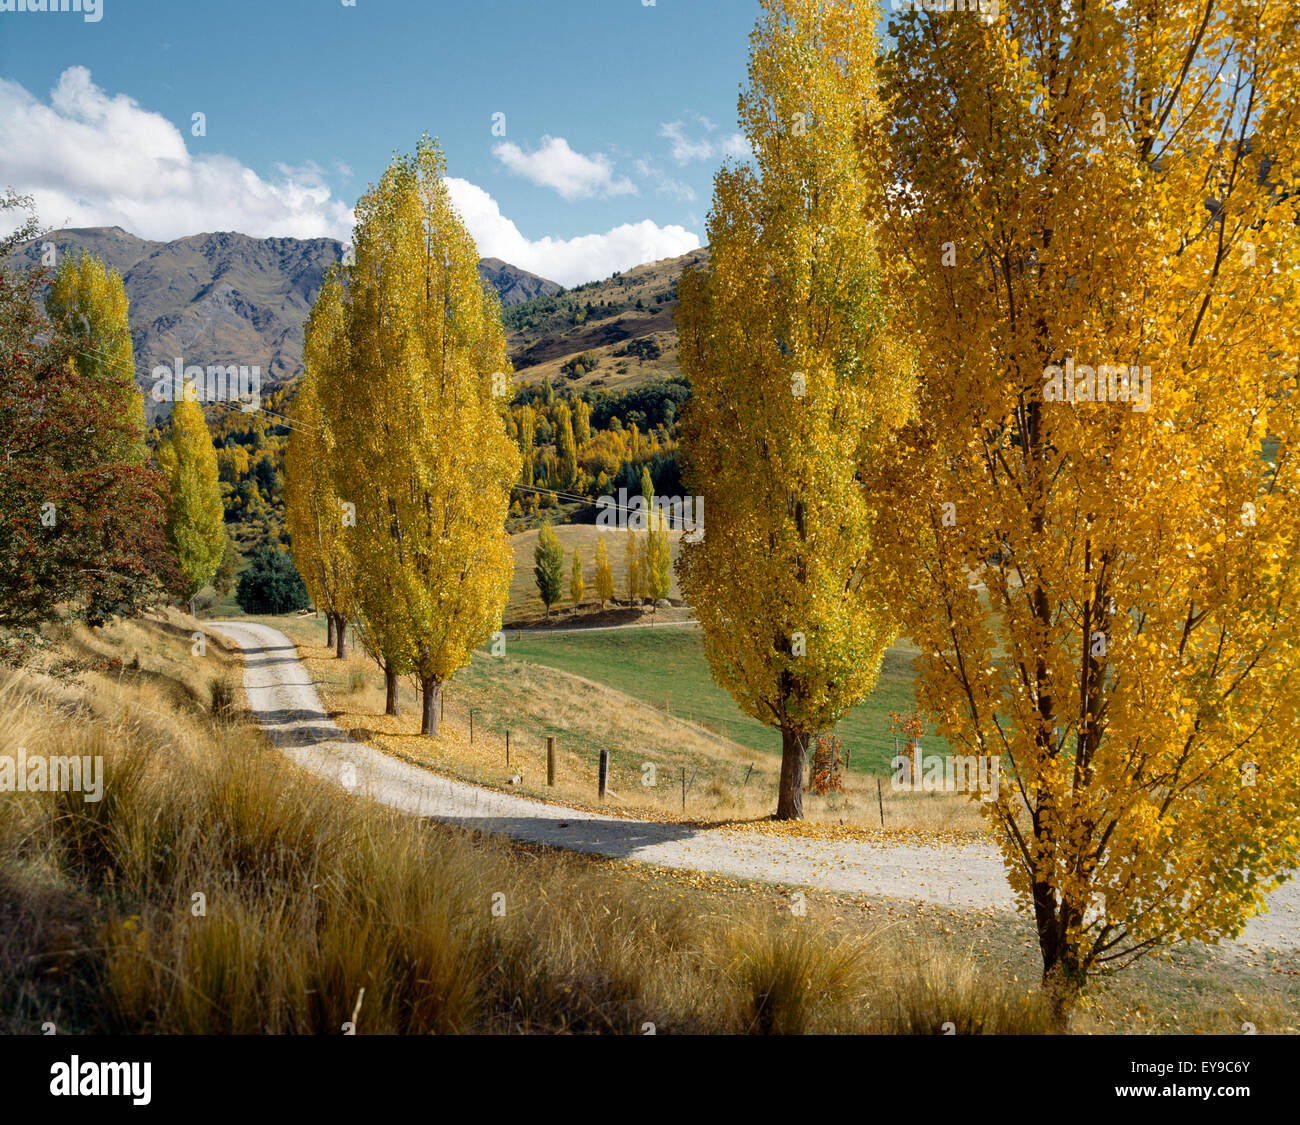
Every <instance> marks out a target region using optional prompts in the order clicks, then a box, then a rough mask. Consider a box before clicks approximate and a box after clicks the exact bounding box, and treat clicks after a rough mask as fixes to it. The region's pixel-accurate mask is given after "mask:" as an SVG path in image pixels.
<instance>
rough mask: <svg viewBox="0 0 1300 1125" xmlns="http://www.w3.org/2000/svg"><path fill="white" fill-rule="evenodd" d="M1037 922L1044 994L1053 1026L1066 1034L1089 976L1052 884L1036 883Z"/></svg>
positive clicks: (1035, 905) (1035, 910)
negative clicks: (1067, 935) (1078, 954)
mask: <svg viewBox="0 0 1300 1125" xmlns="http://www.w3.org/2000/svg"><path fill="white" fill-rule="evenodd" d="M1033 895H1034V920H1035V923H1036V924H1037V929H1038V950H1039V953H1040V954H1041V955H1042V958H1043V994H1044V997H1045V999H1046V1000H1047V1006H1048V1010H1049V1011H1050V1012H1051V1015H1052V1022H1053V1023H1055V1025H1056V1027H1057V1030H1059V1031H1065V1030H1066V1028H1067V1027H1068V1026H1069V1023H1070V1016H1071V1015H1072V1014H1073V1012H1074V1008H1075V1005H1076V1004H1077V1003H1078V1001H1079V997H1080V996H1081V995H1082V993H1083V985H1084V981H1085V979H1086V974H1085V973H1084V972H1083V970H1082V969H1081V968H1080V966H1079V959H1078V956H1077V953H1078V951H1077V949H1075V947H1074V946H1072V945H1071V944H1070V942H1069V941H1068V940H1067V938H1066V936H1065V935H1066V932H1067V930H1068V925H1067V919H1066V917H1065V916H1064V908H1063V907H1061V906H1058V904H1057V901H1056V894H1055V892H1054V890H1053V887H1052V885H1051V884H1050V883H1045V882H1035V883H1034V884H1033Z"/></svg>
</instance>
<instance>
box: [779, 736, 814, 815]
mask: <svg viewBox="0 0 1300 1125" xmlns="http://www.w3.org/2000/svg"><path fill="white" fill-rule="evenodd" d="M807 752H808V734H807V732H806V731H801V730H791V729H789V728H787V727H782V728H781V792H780V795H779V796H778V797H777V800H776V819H777V820H803V769H804V759H805V758H806V757H807Z"/></svg>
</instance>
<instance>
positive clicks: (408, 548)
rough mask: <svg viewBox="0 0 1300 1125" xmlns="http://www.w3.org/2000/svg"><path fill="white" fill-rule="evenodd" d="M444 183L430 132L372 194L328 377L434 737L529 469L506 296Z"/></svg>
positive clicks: (349, 487)
mask: <svg viewBox="0 0 1300 1125" xmlns="http://www.w3.org/2000/svg"><path fill="white" fill-rule="evenodd" d="M445 177H446V166H445V161H444V159H443V155H442V152H441V150H440V149H439V147H438V144H437V142H436V141H434V140H431V139H430V138H429V137H427V136H426V137H424V138H422V139H421V141H420V143H419V145H418V147H417V149H416V152H415V153H414V154H413V155H407V156H399V157H398V158H396V159H395V160H394V162H393V163H392V165H390V166H389V168H388V170H387V171H386V172H385V173H384V176H383V178H382V179H381V180H380V182H379V183H378V184H377V185H375V186H374V187H372V188H371V189H370V190H368V191H367V192H366V194H365V195H363V196H362V198H361V200H360V201H359V202H358V204H357V207H356V219H357V221H356V228H355V231H354V235H353V248H354V254H355V264H353V265H351V266H348V267H346V268H345V271H344V280H345V293H344V297H343V321H344V328H343V332H344V334H345V336H346V338H347V347H346V349H342V348H338V349H332V353H333V356H334V358H333V359H332V360H331V361H330V362H329V363H328V364H327V369H328V371H329V377H328V380H326V379H325V378H324V371H322V372H321V375H322V388H323V387H324V386H325V384H326V383H327V382H328V383H329V384H330V387H331V389H330V393H329V394H328V395H325V396H324V401H323V404H322V405H323V406H324V409H325V415H326V420H327V423H328V425H329V428H330V431H331V432H332V433H333V435H334V440H335V443H336V445H335V449H336V455H335V462H334V488H335V492H336V494H337V495H338V496H339V498H340V499H343V500H346V501H348V502H349V503H354V504H355V505H356V527H355V528H354V529H351V531H352V534H351V535H350V540H351V544H352V550H351V554H352V559H353V564H354V573H355V583H356V588H357V601H358V605H359V607H360V609H361V612H362V614H363V619H364V622H365V628H366V631H367V633H372V634H373V635H374V637H375V639H376V643H377V645H378V646H379V648H380V650H381V651H383V652H384V653H385V654H386V655H387V657H388V658H389V659H390V660H391V661H392V662H393V665H394V666H395V668H396V669H401V670H404V669H405V668H406V667H409V668H410V669H411V670H412V671H413V672H414V674H415V675H416V676H417V677H418V678H419V681H420V687H421V695H422V719H421V733H423V734H428V735H435V734H437V728H438V701H439V697H440V694H441V691H442V685H443V684H444V683H446V681H447V680H448V679H450V678H451V676H453V675H454V674H455V672H456V671H457V670H458V669H460V668H461V667H463V666H464V665H465V664H466V663H467V662H468V661H469V660H470V658H471V656H472V654H473V652H474V649H475V648H476V647H477V646H479V645H481V644H482V643H483V642H485V641H486V640H487V639H488V637H490V636H491V635H492V633H493V632H495V631H496V630H497V629H499V628H500V624H501V613H502V611H503V609H504V608H505V604H506V598H507V595H508V593H509V587H510V575H511V572H512V570H513V568H514V560H513V556H512V554H511V551H510V544H509V540H508V538H507V536H506V533H505V519H506V514H507V511H508V509H509V503H510V491H509V490H510V487H511V485H512V484H513V483H514V482H515V479H516V477H517V474H518V472H519V463H520V462H519V453H518V450H517V449H516V448H515V445H514V443H513V442H511V441H510V439H509V437H508V436H507V434H506V427H505V423H504V420H503V417H502V411H503V409H504V405H503V403H502V400H501V399H500V398H499V397H498V396H496V395H494V394H493V375H494V373H499V372H506V373H507V374H508V373H509V372H510V370H511V368H510V360H509V356H508V355H507V353H506V347H505V330H504V328H503V327H502V325H501V306H500V301H499V299H498V298H497V296H496V294H495V292H494V291H491V290H490V289H489V288H487V287H485V286H484V285H483V283H482V281H481V280H480V278H479V275H478V252H477V250H476V249H475V247H474V241H473V239H472V238H471V237H470V236H469V233H468V232H467V231H466V229H465V226H464V223H463V222H462V221H461V218H460V216H459V214H458V213H457V212H456V209H455V208H454V206H453V205H452V202H451V198H450V196H449V194H448V190H447V184H446V178H445Z"/></svg>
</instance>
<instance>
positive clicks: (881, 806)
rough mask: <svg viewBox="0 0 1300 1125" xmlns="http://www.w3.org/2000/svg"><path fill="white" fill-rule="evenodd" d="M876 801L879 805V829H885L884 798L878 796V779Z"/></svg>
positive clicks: (878, 779)
mask: <svg viewBox="0 0 1300 1125" xmlns="http://www.w3.org/2000/svg"><path fill="white" fill-rule="evenodd" d="M876 801H877V802H878V803H879V805H880V827H881V828H884V827H885V798H884V797H882V796H881V795H880V778H876Z"/></svg>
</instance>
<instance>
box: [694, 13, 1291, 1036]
mask: <svg viewBox="0 0 1300 1125" xmlns="http://www.w3.org/2000/svg"><path fill="white" fill-rule="evenodd" d="M896 31H897V45H896V49H895V50H894V51H893V52H892V53H891V55H890V56H889V60H888V64H887V67H886V70H885V72H884V73H885V75H886V76H887V78H886V83H885V90H886V91H887V103H888V112H886V113H885V114H884V115H882V117H881V118H880V119H879V121H878V123H877V125H878V127H876V128H872V127H868V128H866V129H864V131H863V134H862V137H861V142H862V149H863V152H864V155H865V156H866V157H867V158H869V159H871V160H873V161H874V160H875V159H876V155H877V154H878V153H881V152H888V153H890V154H891V165H892V166H891V167H890V168H889V173H890V174H889V175H888V176H887V177H885V178H884V180H883V182H884V183H888V184H892V185H894V187H893V189H892V190H890V191H885V192H882V193H881V195H880V198H879V200H878V201H877V203H876V208H877V213H882V214H883V215H884V216H885V220H886V221H885V222H884V223H883V229H884V230H885V231H886V232H888V245H887V254H886V257H887V259H888V260H889V261H890V262H891V263H892V264H893V265H895V266H896V269H895V270H892V271H891V277H890V285H891V289H892V292H891V294H890V296H891V305H892V306H893V307H895V308H896V309H897V310H898V312H899V316H900V322H899V330H900V332H904V331H906V333H907V334H908V335H909V336H910V339H911V341H912V343H913V344H914V345H915V347H916V348H917V349H918V350H919V353H920V355H919V360H920V363H919V367H920V370H921V371H923V372H924V377H923V379H922V383H921V388H920V409H919V412H918V418H919V421H918V422H917V423H916V425H915V426H913V427H909V428H908V430H907V431H905V433H904V435H903V436H902V437H901V438H900V440H899V441H898V442H897V444H896V445H895V446H894V447H892V448H889V449H887V450H884V451H882V452H881V454H879V455H878V456H877V457H876V458H875V459H874V461H873V463H872V465H871V466H869V467H867V468H865V469H864V472H869V471H871V470H872V469H875V468H880V467H883V468H884V469H885V470H886V475H887V476H888V477H889V478H891V479H892V481H893V483H894V484H895V485H896V487H897V494H896V498H895V501H894V503H892V504H891V505H889V507H888V512H889V516H888V518H889V528H888V535H887V536H882V546H883V550H882V557H887V558H890V559H892V560H893V562H894V563H895V564H896V565H897V573H898V577H899V584H898V589H897V592H896V596H897V598H898V601H899V604H900V605H903V604H905V603H907V602H909V601H910V603H911V612H910V614H909V616H910V621H909V622H908V628H909V632H910V634H911V636H912V637H913V638H914V639H915V640H916V642H917V644H918V646H919V647H920V649H921V652H922V654H923V656H922V658H921V660H920V670H921V673H922V677H923V698H924V699H925V700H926V701H927V702H928V703H929V705H930V707H931V708H932V710H933V711H934V712H935V716H936V718H937V719H938V722H939V728H940V732H941V733H942V734H943V735H944V736H945V737H946V738H947V739H948V741H949V743H950V744H951V745H952V746H953V747H954V748H955V749H958V750H959V751H960V752H962V753H966V754H982V755H989V756H994V757H998V758H1000V759H1001V760H1002V762H1003V763H1004V767H1005V768H1004V772H1003V776H1002V781H1001V784H1000V786H999V790H1000V793H999V797H998V799H997V800H996V801H995V802H990V803H989V804H988V805H987V806H986V807H987V808H988V809H989V810H990V815H991V816H992V817H993V818H994V820H995V822H996V824H997V825H998V826H999V828H1000V830H1001V832H1000V834H1001V839H1002V846H1003V851H1004V854H1005V857H1006V862H1007V865H1008V869H1009V872H1010V877H1011V881H1012V885H1013V887H1014V890H1015V892H1016V894H1017V896H1018V898H1019V900H1020V902H1021V904H1022V907H1023V908H1024V909H1025V911H1026V912H1027V913H1028V914H1030V915H1031V916H1032V917H1033V919H1034V921H1035V924H1036V927H1037V936H1038V944H1039V948H1040V952H1041V956H1042V964H1043V973H1044V982H1045V985H1046V986H1047V988H1048V992H1049V995H1050V997H1051V999H1052V1000H1053V1002H1054V1004H1055V1005H1056V1008H1057V1012H1058V1014H1059V1015H1061V1016H1062V1017H1064V1016H1065V1015H1066V1013H1068V1010H1069V1004H1070V1001H1071V999H1072V998H1073V996H1074V995H1075V994H1076V993H1077V990H1078V989H1079V988H1080V987H1081V985H1082V983H1083V982H1084V981H1085V980H1086V978H1087V975H1088V974H1091V973H1095V972H1100V971H1103V970H1106V969H1109V968H1114V967H1117V966H1119V965H1123V964H1125V963H1127V962H1128V961H1130V960H1132V959H1133V958H1135V957H1137V956H1138V955H1140V954H1142V953H1143V952H1144V951H1147V950H1150V949H1153V948H1155V947H1157V946H1161V945H1165V944H1168V943H1171V942H1175V941H1178V940H1182V939H1199V940H1206V941H1214V940H1217V939H1219V938H1222V937H1228V936H1231V935H1234V934H1236V933H1238V932H1239V931H1240V929H1241V927H1242V925H1243V924H1244V919H1245V917H1246V915H1248V914H1249V913H1250V912H1252V911H1253V910H1255V909H1257V908H1258V906H1259V905H1260V902H1261V895H1262V893H1263V892H1264V891H1265V890H1267V889H1268V888H1269V887H1270V886H1272V885H1273V884H1275V883H1276V882H1277V881H1278V880H1279V879H1281V878H1283V877H1285V874H1286V873H1287V872H1289V871H1290V870H1292V869H1294V868H1295V866H1296V865H1297V860H1298V859H1300V854H1298V853H1300V755H1297V753H1296V747H1297V745H1300V708H1298V707H1297V703H1298V702H1300V691H1298V690H1297V685H1300V628H1298V627H1300V615H1298V614H1297V611H1296V606H1297V604H1298V602H1300V566H1297V563H1296V556H1295V550H1296V545H1297V542H1300V539H1298V533H1300V449H1298V448H1297V438H1300V433H1298V432H1297V422H1300V413H1298V411H1300V397H1297V388H1296V368H1297V349H1296V341H1297V335H1298V333H1300V294H1298V293H1297V288H1296V277H1297V270H1298V269H1300V245H1298V244H1297V232H1296V204H1295V199H1294V196H1291V197H1290V198H1288V196H1287V194H1286V192H1288V191H1291V190H1292V184H1293V180H1294V175H1295V168H1296V163H1297V144H1298V143H1300V103H1298V102H1297V99H1296V96H1295V91H1296V90H1297V89H1298V88H1300V66H1298V63H1300V16H1298V15H1297V10H1296V9H1295V7H1294V6H1291V5H1283V4H1256V3H1251V2H1248V0H1223V2H1222V3H1217V4H1198V5H1189V4H1173V3H1160V4H1157V3H1154V2H1145V0H1139V2H1137V3H1130V4H1128V5H1127V6H1124V7H1120V6H1118V5H1095V6H1089V7H1087V8H1084V7H1083V6H1081V5H1076V4H1064V5H1062V4H1048V5H1043V4H1039V3H1029V2H1028V0H1004V2H1003V3H1002V5H1001V14H1000V16H999V18H998V19H997V20H995V21H992V22H990V21H987V20H981V19H978V18H975V17H963V16H961V15H960V14H950V15H948V16H947V17H946V18H942V19H941V18H937V17H927V16H921V15H914V16H908V17H906V18H903V19H901V20H900V21H899V22H898V26H897V29H896ZM936 89H940V90H943V91H944V97H943V98H942V99H940V100H936V98H935V97H934V96H933V95H934V91H935V90H936ZM711 533H712V527H711V528H710V534H711Z"/></svg>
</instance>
